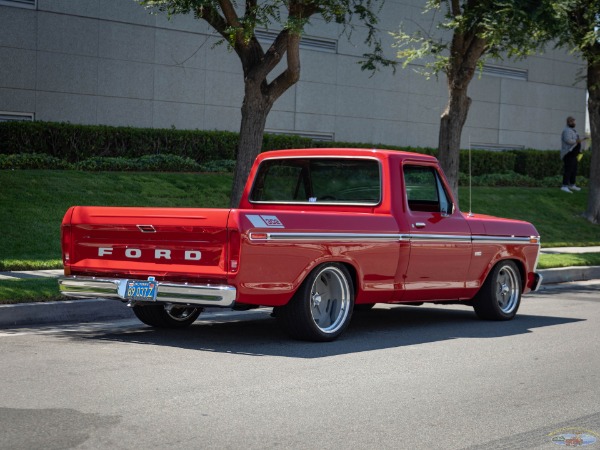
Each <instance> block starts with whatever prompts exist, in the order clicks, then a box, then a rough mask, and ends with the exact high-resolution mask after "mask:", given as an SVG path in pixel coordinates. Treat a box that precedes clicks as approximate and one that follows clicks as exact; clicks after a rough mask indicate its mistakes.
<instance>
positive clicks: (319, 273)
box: [276, 263, 354, 342]
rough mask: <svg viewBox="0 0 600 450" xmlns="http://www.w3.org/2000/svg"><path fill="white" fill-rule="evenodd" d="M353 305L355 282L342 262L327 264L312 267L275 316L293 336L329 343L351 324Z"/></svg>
mask: <svg viewBox="0 0 600 450" xmlns="http://www.w3.org/2000/svg"><path fill="white" fill-rule="evenodd" d="M353 308H354V285H353V283H352V278H351V277H350V273H349V272H348V269H346V268H345V267H344V266H343V265H342V264H338V263H327V264H322V265H320V266H318V267H317V268H316V269H315V270H313V271H312V272H311V273H310V275H309V276H308V277H307V279H306V280H304V282H303V283H302V285H301V286H300V288H299V289H298V292H296V294H295V295H294V297H293V298H292V300H290V302H289V303H288V304H287V305H285V306H282V307H279V308H278V310H277V314H276V317H277V319H278V320H279V322H280V324H281V325H282V327H283V328H284V330H285V331H286V332H287V333H288V334H289V335H290V336H292V337H293V338H296V339H302V340H308V341H317V342H328V341H333V340H334V339H336V338H338V337H339V336H340V335H341V334H342V333H343V332H344V330H345V329H346V328H347V327H348V324H349V323H350V319H351V318H352V310H353Z"/></svg>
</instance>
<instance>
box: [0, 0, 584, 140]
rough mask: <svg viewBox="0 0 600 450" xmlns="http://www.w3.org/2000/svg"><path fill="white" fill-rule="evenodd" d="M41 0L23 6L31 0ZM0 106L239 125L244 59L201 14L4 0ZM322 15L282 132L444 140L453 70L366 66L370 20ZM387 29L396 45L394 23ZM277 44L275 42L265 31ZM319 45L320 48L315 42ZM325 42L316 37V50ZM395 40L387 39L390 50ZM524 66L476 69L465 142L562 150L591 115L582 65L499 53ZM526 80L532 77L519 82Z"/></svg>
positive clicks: (391, 6) (190, 124)
mask: <svg viewBox="0 0 600 450" xmlns="http://www.w3.org/2000/svg"><path fill="white" fill-rule="evenodd" d="M28 2H29V3H32V4H33V5H32V6H31V5H27V3H28ZM422 4H423V2H421V1H419V0H395V1H394V0H388V1H387V2H386V3H385V6H384V9H383V10H382V12H381V14H380V17H381V19H382V20H381V24H380V25H381V27H382V28H383V29H387V30H393V31H395V30H396V29H397V28H398V25H399V23H401V22H404V23H407V24H412V26H414V24H415V23H416V22H418V21H423V16H422V14H421V9H420V8H421V6H422ZM0 30H2V31H0V115H1V114H2V113H27V114H32V115H33V116H34V118H35V120H44V121H68V122H71V123H81V124H106V125H128V126H135V127H156V128H158V127H172V126H174V127H176V128H184V129H196V128H197V129H218V130H232V131H237V130H238V128H239V122H240V107H241V103H242V98H243V78H242V73H241V64H240V62H239V60H238V59H237V56H236V55H235V53H232V52H228V51H227V50H226V47H225V46H224V45H222V46H219V47H217V48H213V45H214V44H215V43H216V42H217V40H218V39H217V37H216V36H215V35H214V33H213V32H212V31H211V30H210V29H209V28H208V26H207V25H205V24H204V23H203V22H200V21H197V20H194V19H193V18H191V17H186V16H177V17H174V18H173V19H172V20H167V18H166V17H164V16H162V15H151V14H149V13H148V12H147V11H145V10H144V9H143V8H142V7H140V6H139V5H138V4H137V3H136V2H134V1H133V0H132V1H126V0H77V1H75V0H37V2H36V1H35V0H20V1H9V0H0ZM340 32H341V30H340V29H339V28H338V27H337V25H331V24H325V23H323V22H322V21H320V20H315V21H314V23H313V24H312V25H311V26H310V27H309V28H308V30H307V37H308V38H311V39H313V40H314V42H312V44H311V42H310V39H309V40H307V41H305V43H304V44H303V46H302V50H301V63H302V70H301V77H300V81H299V82H298V83H297V84H296V85H295V86H294V87H292V88H291V89H290V90H289V91H288V92H286V93H285V94H284V95H283V96H282V97H281V98H280V99H279V100H278V101H277V102H276V103H275V105H274V108H273V110H272V112H271V114H270V115H269V118H268V122H267V130H268V131H272V132H285V133H297V134H306V135H314V136H319V137H322V138H325V139H335V140H338V141H357V142H372V143H383V144H394V145H407V146H436V145H437V139H438V130H439V117H440V114H441V113H442V111H443V109H444V107H445V103H446V99H447V88H446V82H445V79H444V77H443V76H440V78H439V79H435V78H433V79H430V80H427V79H425V78H424V77H422V76H421V75H418V74H417V73H415V71H414V70H411V69H414V67H412V68H411V67H409V68H407V69H405V70H402V69H399V70H398V71H397V72H396V74H394V73H393V72H392V71H391V70H385V69H384V70H382V71H379V72H377V73H375V74H374V75H373V74H371V73H368V72H363V71H361V70H360V66H359V64H358V61H359V60H360V58H361V55H362V54H363V53H365V52H366V51H367V49H366V48H365V47H364V45H363V42H362V38H361V30H360V29H358V30H356V31H355V32H354V34H353V35H352V36H351V37H350V39H347V38H346V37H344V36H340ZM382 37H383V38H384V41H385V43H386V44H391V42H392V41H391V38H390V37H389V36H388V35H387V33H385V32H384V33H383V34H382ZM265 42H267V40H265ZM315 42H316V43H317V46H315V45H314V43H315ZM316 47H319V48H318V49H317V48H316ZM392 52H393V50H390V54H392ZM493 65H494V66H498V67H500V68H505V69H509V72H510V71H513V72H515V73H517V75H518V76H517V77H515V76H514V73H513V74H512V75H511V74H510V73H509V75H508V76H507V75H506V74H500V75H498V74H492V75H490V74H488V71H486V72H484V73H483V74H482V75H481V76H479V77H478V78H476V79H475V80H473V82H472V83H471V87H470V95H471V97H472V99H473V104H472V109H471V112H470V114H469V118H468V120H467V123H466V127H465V130H464V133H463V142H462V146H463V147H464V148H466V147H467V146H468V145H469V143H471V144H472V145H473V146H486V147H489V148H494V147H498V148H505V147H513V146H516V147H521V146H522V147H528V148H540V149H549V148H558V147H559V137H558V135H559V133H560V130H561V129H562V127H563V126H564V122H565V118H566V116H568V115H574V116H575V117H576V118H578V119H579V122H580V123H584V120H583V119H584V118H585V85H584V83H583V82H581V81H580V82H578V83H576V80H577V79H578V76H579V74H580V73H579V71H580V70H581V69H582V67H583V66H582V63H581V61H579V60H578V59H575V58H574V57H572V56H571V55H568V54H566V53H565V52H562V51H556V50H549V51H547V52H546V53H545V54H544V55H541V56H535V57H530V58H528V59H527V60H524V61H521V62H518V63H516V62H493ZM520 78H525V79H520Z"/></svg>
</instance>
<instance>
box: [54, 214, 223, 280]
mask: <svg viewBox="0 0 600 450" xmlns="http://www.w3.org/2000/svg"><path fill="white" fill-rule="evenodd" d="M229 213H230V211H229V210H227V209H193V208H123V207H119V208H113V207H95V206H91V207H82V206H78V207H74V208H72V209H71V210H70V211H69V212H68V213H67V215H66V216H65V219H64V221H63V230H62V231H63V236H64V239H65V240H64V241H63V245H64V246H65V247H66V248H64V249H63V251H64V259H65V261H64V262H65V268H66V269H67V270H70V272H71V273H72V274H77V273H79V274H98V275H100V274H106V275H108V274H111V275H132V276H134V277H135V276H136V275H137V276H139V277H146V276H148V275H152V276H155V277H158V278H161V277H168V278H169V279H172V280H176V279H178V278H179V277H185V278H186V279H190V277H191V278H203V279H207V278H212V277H216V278H222V277H224V276H225V275H226V271H227V267H226V261H227V258H226V257H227V255H226V253H227V249H228V246H227V241H228V236H227V233H228V232H227V220H228V216H229Z"/></svg>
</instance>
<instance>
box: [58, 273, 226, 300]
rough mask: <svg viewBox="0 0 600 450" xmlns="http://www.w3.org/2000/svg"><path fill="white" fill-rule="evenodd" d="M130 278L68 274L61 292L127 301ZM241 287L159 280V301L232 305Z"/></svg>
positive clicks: (61, 283) (61, 279)
mask: <svg viewBox="0 0 600 450" xmlns="http://www.w3.org/2000/svg"><path fill="white" fill-rule="evenodd" d="M126 285H127V279H120V278H96V277H79V276H68V277H61V278H59V279H58V287H59V290H60V292H61V294H63V295H65V296H67V297H74V298H89V297H103V298H111V299H117V300H122V301H126V299H125V289H126ZM236 293H237V290H236V288H235V287H233V286H229V285H212V284H187V283H173V282H169V281H159V282H158V295H157V298H156V301H157V303H179V304H185V305H199V306H222V307H231V306H233V304H234V303H235V299H236Z"/></svg>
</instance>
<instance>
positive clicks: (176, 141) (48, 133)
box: [0, 122, 590, 180]
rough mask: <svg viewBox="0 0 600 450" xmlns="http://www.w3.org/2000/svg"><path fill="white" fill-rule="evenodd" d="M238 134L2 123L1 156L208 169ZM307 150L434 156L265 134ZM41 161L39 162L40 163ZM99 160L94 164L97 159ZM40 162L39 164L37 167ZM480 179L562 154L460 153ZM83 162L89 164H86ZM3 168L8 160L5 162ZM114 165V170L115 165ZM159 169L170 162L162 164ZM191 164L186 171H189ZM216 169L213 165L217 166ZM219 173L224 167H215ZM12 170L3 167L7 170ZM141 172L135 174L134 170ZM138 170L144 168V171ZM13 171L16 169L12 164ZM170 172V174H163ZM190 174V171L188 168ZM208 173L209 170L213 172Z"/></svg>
mask: <svg viewBox="0 0 600 450" xmlns="http://www.w3.org/2000/svg"><path fill="white" fill-rule="evenodd" d="M237 142H238V133H233V132H228V131H202V130H192V131H190V130H176V129H153V128H129V127H109V126H102V125H72V124H68V123H55V122H0V155H10V154H36V155H49V156H51V157H53V158H56V159H57V160H60V161H63V162H66V163H68V164H80V165H82V166H81V167H82V168H84V170H106V169H96V168H95V167H100V166H102V167H114V166H119V165H121V164H123V165H125V166H127V165H128V164H130V163H128V162H126V161H124V160H108V162H107V161H101V160H98V159H97V158H125V159H135V158H140V157H143V156H147V155H154V156H157V155H173V156H177V157H180V158H184V159H190V160H192V161H194V162H195V163H197V164H199V165H201V166H203V167H208V168H210V166H211V163H212V162H213V161H229V162H228V163H225V166H226V167H231V166H232V165H233V163H232V162H231V161H234V160H235V152H236V146H237ZM309 147H319V148H323V147H357V148H373V147H377V148H381V149H393V150H407V151H413V152H418V153H426V154H431V155H435V154H436V150H435V149H431V148H415V147H398V146H390V145H381V144H377V145H373V144H369V143H356V142H323V141H313V140H311V139H308V138H303V137H299V136H289V135H276V134H265V136H264V139H263V148H262V150H263V151H266V150H278V149H284V148H309ZM36 158H37V159H36ZM94 158H96V159H94ZM36 161H38V162H36ZM469 161H470V167H471V169H470V170H471V174H472V175H473V176H481V175H485V174H492V173H495V174H496V173H497V174H503V173H511V172H515V173H517V174H521V175H525V176H528V177H530V178H533V179H535V180H543V179H544V178H546V177H548V176H553V175H555V174H560V173H561V171H562V161H561V160H560V157H559V152H558V150H511V151H502V152H493V151H485V150H473V151H472V152H471V155H469V152H468V151H466V150H462V151H461V154H460V169H461V172H463V173H468V172H469ZM84 162H85V164H84ZM30 163H31V164H30V165H29V166H27V164H25V163H24V162H23V160H21V161H20V163H19V164H24V165H23V167H28V168H37V167H38V166H39V168H41V167H46V168H51V167H52V168H60V164H61V163H59V162H56V161H53V162H52V164H50V166H51V167H49V166H48V165H46V166H44V165H43V164H42V163H40V162H39V157H38V156H36V157H31V158H30ZM5 164H7V163H6V160H5ZM111 164H112V166H111ZM161 164H162V165H160V166H161V167H165V166H169V164H171V163H165V162H163V163H161ZM188 164H189V162H187V163H185V164H184V166H185V167H187V168H188V169H189V166H188ZM150 165H151V164H150V163H148V162H146V163H142V164H141V165H140V163H139V161H138V162H134V163H131V165H130V166H127V167H132V168H131V169H127V170H149V169H146V167H148V166H150ZM213 166H214V164H213ZM216 166H217V167H218V168H222V167H224V166H223V164H221V163H217V164H216ZM8 167H10V166H5V168H8ZM136 167H137V169H136ZM139 167H144V169H140V168H139ZM12 168H17V167H15V166H14V165H13V166H12ZM162 170H168V169H162ZM184 170H187V169H184ZM209 170H210V169H209ZM589 170H590V155H589V152H587V153H586V154H584V157H583V159H582V161H581V163H580V168H579V173H580V174H581V175H583V176H585V177H587V176H589Z"/></svg>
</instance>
